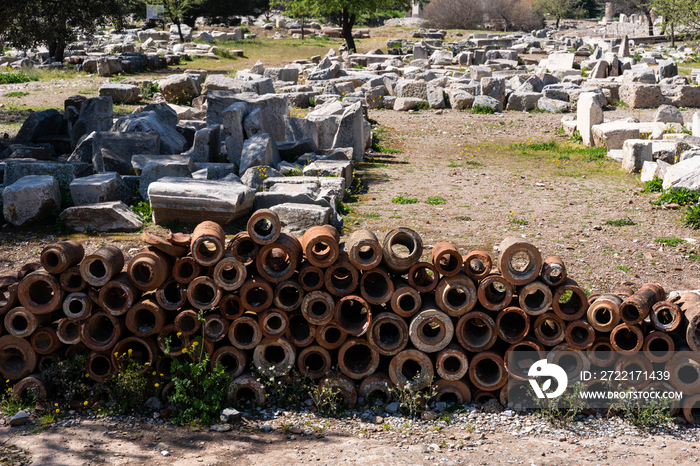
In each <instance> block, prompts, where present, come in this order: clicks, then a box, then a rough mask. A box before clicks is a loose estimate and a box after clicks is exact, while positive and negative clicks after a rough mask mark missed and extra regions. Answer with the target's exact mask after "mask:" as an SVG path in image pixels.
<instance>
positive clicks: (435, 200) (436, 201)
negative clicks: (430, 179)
mask: <svg viewBox="0 0 700 466" xmlns="http://www.w3.org/2000/svg"><path fill="white" fill-rule="evenodd" d="M425 203H426V204H430V205H441V204H447V201H446V200H445V198H444V197H441V196H430V197H429V198H428V199H427V200H426V201H425Z"/></svg>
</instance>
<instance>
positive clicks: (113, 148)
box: [76, 131, 161, 175]
mask: <svg viewBox="0 0 700 466" xmlns="http://www.w3.org/2000/svg"><path fill="white" fill-rule="evenodd" d="M90 137H91V141H92V160H91V162H92V167H93V170H95V172H97V173H99V172H103V171H110V170H109V169H108V168H107V167H106V166H105V161H104V159H103V157H102V151H103V150H107V151H108V152H109V153H110V154H112V157H113V158H114V160H113V162H119V161H121V163H120V164H119V165H121V166H123V167H124V168H123V169H121V170H117V171H118V172H119V174H120V175H130V174H132V173H131V159H132V156H134V155H136V154H151V155H155V154H160V150H161V144H160V134H158V133H153V132H148V133H115V132H111V131H96V132H94V133H92V134H91V135H90ZM76 150H77V149H76ZM113 166H114V165H113Z"/></svg>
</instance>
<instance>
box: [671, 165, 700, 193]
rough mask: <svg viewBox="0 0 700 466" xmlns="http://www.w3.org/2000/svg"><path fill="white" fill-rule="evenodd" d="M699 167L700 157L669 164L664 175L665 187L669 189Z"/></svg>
mask: <svg viewBox="0 0 700 466" xmlns="http://www.w3.org/2000/svg"><path fill="white" fill-rule="evenodd" d="M698 168H700V157H691V158H689V159H686V160H683V161H681V162H678V163H677V164H675V165H671V166H669V167H668V168H667V169H666V174H665V175H664V182H663V184H662V187H663V189H669V188H670V187H672V186H674V185H675V184H676V183H678V181H679V180H681V179H682V178H683V177H684V176H686V175H687V174H688V173H691V172H694V171H695V170H697V169H698Z"/></svg>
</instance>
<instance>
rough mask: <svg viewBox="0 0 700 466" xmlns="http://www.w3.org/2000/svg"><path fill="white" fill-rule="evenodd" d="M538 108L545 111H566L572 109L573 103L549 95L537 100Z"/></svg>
mask: <svg viewBox="0 0 700 466" xmlns="http://www.w3.org/2000/svg"><path fill="white" fill-rule="evenodd" d="M537 108H538V109H539V110H542V111H543V112H549V113H565V112H570V111H571V105H570V104H569V102H564V101H563V100H555V99H550V98H548V97H542V98H540V100H538V101H537Z"/></svg>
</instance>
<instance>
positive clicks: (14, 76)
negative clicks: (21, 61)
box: [0, 71, 37, 84]
mask: <svg viewBox="0 0 700 466" xmlns="http://www.w3.org/2000/svg"><path fill="white" fill-rule="evenodd" d="M29 81H37V80H36V79H32V78H31V77H30V76H29V75H28V74H27V73H25V72H23V71H10V72H4V71H3V72H0V84H19V83H28V82H29Z"/></svg>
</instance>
